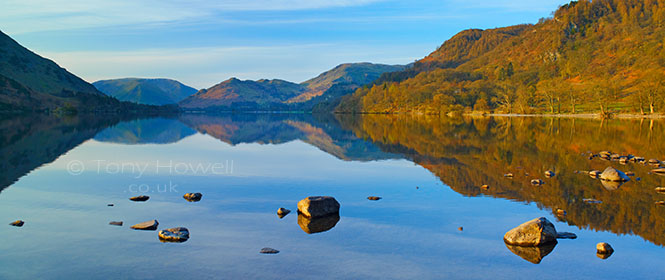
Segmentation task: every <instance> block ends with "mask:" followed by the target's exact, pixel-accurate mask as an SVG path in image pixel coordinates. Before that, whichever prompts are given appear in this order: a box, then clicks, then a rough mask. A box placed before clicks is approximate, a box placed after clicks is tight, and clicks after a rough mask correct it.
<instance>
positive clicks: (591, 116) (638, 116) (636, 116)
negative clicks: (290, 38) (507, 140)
mask: <svg viewBox="0 0 665 280" xmlns="http://www.w3.org/2000/svg"><path fill="white" fill-rule="evenodd" d="M332 113H333V114H340V115H430V116H437V115H444V116H466V117H508V118H514V117H519V118H578V119H599V120H600V119H665V114H660V113H656V114H649V115H642V114H638V113H618V114H612V115H611V116H610V117H605V118H604V117H602V115H601V114H600V113H585V114H517V113H511V114H507V113H477V112H472V113H448V114H427V113H421V112H400V113H382V112H332Z"/></svg>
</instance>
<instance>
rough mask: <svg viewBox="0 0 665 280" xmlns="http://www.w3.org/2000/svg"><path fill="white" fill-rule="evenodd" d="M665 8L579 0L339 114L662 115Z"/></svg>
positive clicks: (383, 87) (496, 32)
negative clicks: (488, 112)
mask: <svg viewBox="0 0 665 280" xmlns="http://www.w3.org/2000/svg"><path fill="white" fill-rule="evenodd" d="M664 22H665V3H664V2H662V1H652V0H627V1H619V0H597V1H593V2H591V1H587V0H584V1H579V2H571V3H570V4H567V5H564V6H562V7H560V8H559V9H558V10H557V11H556V12H555V13H554V15H553V17H552V18H548V19H542V20H541V21H540V22H538V23H537V24H535V25H518V26H513V27H507V28H499V29H493V30H485V31H479V30H467V31H463V32H461V33H460V34H458V35H456V36H455V37H453V38H451V39H450V40H448V41H446V43H444V44H443V45H442V46H441V48H439V49H438V50H437V51H435V52H434V53H432V54H431V55H429V56H427V57H426V58H424V59H422V60H420V61H418V62H417V63H416V64H415V66H414V67H413V68H412V69H411V70H407V71H403V72H397V73H393V74H390V75H384V77H382V78H380V79H379V80H378V81H377V82H376V83H375V84H374V85H373V86H372V87H368V88H363V89H359V90H357V91H356V92H355V93H354V95H353V96H349V97H346V98H345V99H344V100H343V102H342V104H341V105H340V106H339V107H337V110H338V111H340V112H384V113H385V112H422V113H435V114H438V113H448V112H454V111H460V112H461V111H472V110H476V111H483V112H487V111H494V112H505V113H544V112H548V113H595V112H599V113H602V114H603V115H607V114H609V113H611V112H645V113H646V112H652V113H653V112H657V111H659V110H661V108H662V107H663V105H665V104H662V103H663V102H662V100H663V95H664V92H663V87H662V83H663V80H665V52H663V44H664V42H663V38H664V37H665V27H664V25H663V24H664Z"/></svg>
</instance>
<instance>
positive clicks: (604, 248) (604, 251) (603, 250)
mask: <svg viewBox="0 0 665 280" xmlns="http://www.w3.org/2000/svg"><path fill="white" fill-rule="evenodd" d="M612 253H614V248H612V246H610V244H608V243H605V242H600V243H598V244H597V245H596V255H598V257H600V258H602V259H607V258H608V257H609V256H610V255H612ZM601 256H604V257H601Z"/></svg>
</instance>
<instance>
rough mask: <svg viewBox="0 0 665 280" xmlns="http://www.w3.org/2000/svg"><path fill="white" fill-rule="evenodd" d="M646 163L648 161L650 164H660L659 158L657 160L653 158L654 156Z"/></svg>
mask: <svg viewBox="0 0 665 280" xmlns="http://www.w3.org/2000/svg"><path fill="white" fill-rule="evenodd" d="M647 163H649V164H651V165H658V164H660V160H657V159H655V158H652V159H650V160H649V161H648V162H647Z"/></svg>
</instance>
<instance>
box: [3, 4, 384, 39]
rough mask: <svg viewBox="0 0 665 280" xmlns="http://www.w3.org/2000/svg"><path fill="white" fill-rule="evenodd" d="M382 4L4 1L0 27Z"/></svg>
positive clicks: (47, 26) (73, 25)
mask: <svg viewBox="0 0 665 280" xmlns="http://www.w3.org/2000/svg"><path fill="white" fill-rule="evenodd" d="M379 1H383V0H253V1H246V0H224V1H208V0H146V1H136V0H113V1H106V0H67V1H62V0H3V4H2V6H3V8H2V9H0V26H2V27H3V29H5V30H9V31H10V33H12V34H18V33H27V32H35V31H47V30H62V29H77V28H94V27H103V26H112V25H131V24H142V23H158V22H173V21H180V20H188V19H201V18H213V17H216V18H219V17H220V13H224V12H238V11H293V10H310V9H324V8H335V7H350V6H363V5H367V4H371V3H374V2H379Z"/></svg>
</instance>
